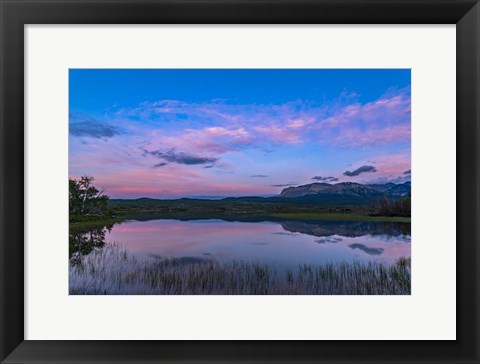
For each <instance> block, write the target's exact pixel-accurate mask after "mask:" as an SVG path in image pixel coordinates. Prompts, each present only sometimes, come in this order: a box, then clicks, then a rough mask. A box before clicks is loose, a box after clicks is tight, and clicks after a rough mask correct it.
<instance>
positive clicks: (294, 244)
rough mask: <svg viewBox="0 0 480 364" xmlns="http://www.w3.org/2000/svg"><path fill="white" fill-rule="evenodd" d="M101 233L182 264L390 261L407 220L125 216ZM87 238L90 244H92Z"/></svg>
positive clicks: (406, 252)
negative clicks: (138, 218) (127, 218)
mask: <svg viewBox="0 0 480 364" xmlns="http://www.w3.org/2000/svg"><path fill="white" fill-rule="evenodd" d="M103 234H104V235H103V237H102V235H101V234H97V236H98V237H100V239H99V240H98V241H102V242H103V240H104V241H105V242H106V243H118V244H120V245H122V246H124V247H125V248H126V249H127V251H129V253H131V254H133V255H135V256H137V257H140V258H145V259H163V258H172V259H178V260H179V262H182V264H189V263H195V262H201V261H208V260H215V261H219V262H226V261H231V260H245V261H254V262H264V263H275V264H280V265H286V264H303V263H307V264H308V263H311V264H322V263H325V262H331V261H353V260H363V261H379V262H388V263H392V262H394V261H395V260H396V259H398V258H399V257H409V256H410V224H406V223H403V224H402V223H379V222H348V221H341V222H335V221H257V222H244V221H243V222H239V221H225V220H218V219H217V220H184V221H180V220H166V219H163V220H158V219H157V220H146V221H127V222H125V223H122V224H120V225H115V226H114V227H113V228H112V229H111V230H109V229H106V230H103ZM84 238H85V236H84ZM87 240H88V239H87ZM88 241H89V243H88V244H87V245H86V246H87V247H89V249H90V247H91V246H92V245H94V244H92V243H91V241H92V239H89V240H88ZM93 241H95V239H93ZM83 246H85V245H83ZM87 250H88V249H87ZM87 250H85V249H84V250H83V251H87Z"/></svg>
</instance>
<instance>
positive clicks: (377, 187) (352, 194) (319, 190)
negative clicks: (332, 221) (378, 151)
mask: <svg viewBox="0 0 480 364" xmlns="http://www.w3.org/2000/svg"><path fill="white" fill-rule="evenodd" d="M410 191H411V183H410V181H408V182H404V183H401V184H395V183H385V184H371V185H369V184H360V183H354V182H342V183H335V184H330V183H310V184H306V185H302V186H297V187H288V188H285V189H283V190H282V192H281V193H280V195H279V197H286V198H302V197H307V196H308V197H321V196H322V197H324V198H328V199H329V200H330V199H333V200H334V199H335V198H340V199H344V198H348V199H349V198H353V199H356V198H358V199H362V200H364V199H365V198H367V199H368V198H370V197H375V196H381V195H386V196H388V197H391V198H399V197H406V196H408V194H409V193H410Z"/></svg>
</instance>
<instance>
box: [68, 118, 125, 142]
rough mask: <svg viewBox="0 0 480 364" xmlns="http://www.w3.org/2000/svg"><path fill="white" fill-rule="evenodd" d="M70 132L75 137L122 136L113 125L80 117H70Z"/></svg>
mask: <svg viewBox="0 0 480 364" xmlns="http://www.w3.org/2000/svg"><path fill="white" fill-rule="evenodd" d="M69 132H70V134H71V135H73V136H77V137H90V138H112V137H113V136H115V135H118V134H121V131H120V129H118V128H117V127H115V126H113V125H110V124H107V123H102V122H100V121H98V120H95V119H92V118H88V117H83V116H78V115H70V125H69Z"/></svg>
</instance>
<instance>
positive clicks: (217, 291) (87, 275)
mask: <svg viewBox="0 0 480 364" xmlns="http://www.w3.org/2000/svg"><path fill="white" fill-rule="evenodd" d="M69 288H70V294H71V295H103V294H110V295H128V294H135V295H265V294H269V295H408V294H410V258H400V259H399V260H397V261H396V262H395V263H394V264H393V265H385V264H380V263H362V262H353V263H348V262H340V263H327V264H324V265H310V264H304V265H300V266H297V267H295V268H291V269H287V270H286V271H285V270H277V269H276V268H275V267H274V266H270V265H266V264H260V263H250V262H244V261H232V262H228V263H217V262H213V261H206V262H202V263H193V264H185V263H184V262H182V261H181V260H178V259H162V260H151V261H143V260H138V259H136V258H135V257H132V256H130V255H129V254H128V253H127V252H126V251H125V250H124V249H122V248H120V247H118V246H115V245H107V246H105V247H104V248H102V249H98V250H95V251H93V252H92V253H91V254H89V255H87V256H83V257H81V261H80V263H79V264H76V265H71V266H70V271H69Z"/></svg>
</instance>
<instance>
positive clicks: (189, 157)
mask: <svg viewBox="0 0 480 364" xmlns="http://www.w3.org/2000/svg"><path fill="white" fill-rule="evenodd" d="M144 152H145V153H146V154H150V155H153V156H155V157H159V158H162V159H163V160H165V161H167V162H170V163H177V164H187V165H196V164H210V163H215V162H216V161H217V160H218V158H210V157H201V156H197V155H193V154H188V153H184V152H175V151H174V150H173V149H172V150H169V151H166V152H162V151H160V150H153V151H148V150H144Z"/></svg>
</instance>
